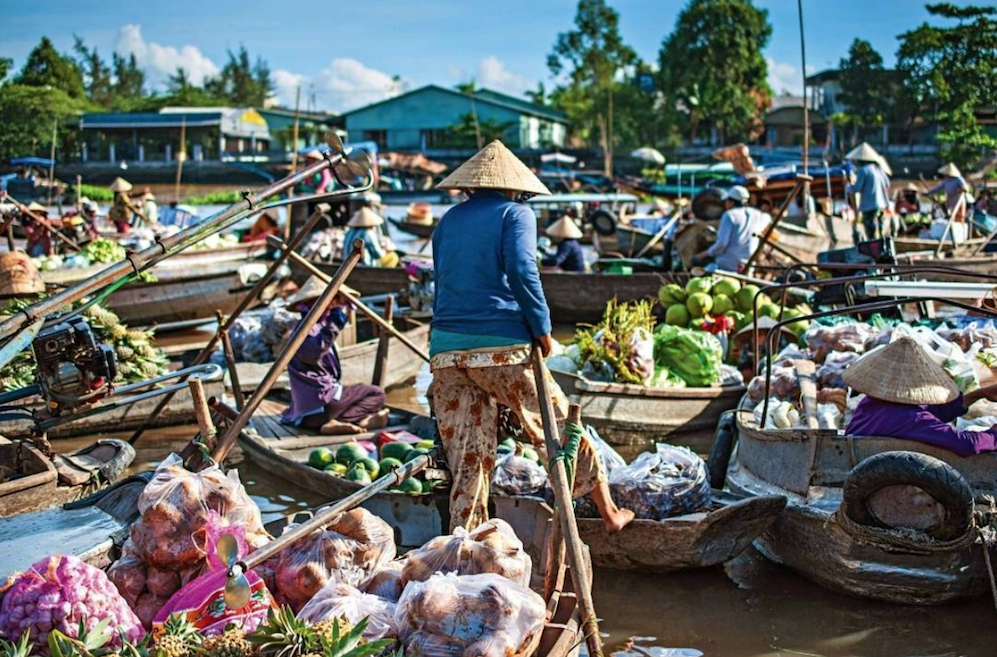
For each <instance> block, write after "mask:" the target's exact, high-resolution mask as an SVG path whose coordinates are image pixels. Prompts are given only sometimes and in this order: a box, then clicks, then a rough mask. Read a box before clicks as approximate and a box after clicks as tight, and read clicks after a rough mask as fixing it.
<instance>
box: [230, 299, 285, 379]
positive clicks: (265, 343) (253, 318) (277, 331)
mask: <svg viewBox="0 0 997 657" xmlns="http://www.w3.org/2000/svg"><path fill="white" fill-rule="evenodd" d="M299 322H301V314H300V313H298V312H296V311H294V310H291V309H290V308H288V307H287V306H286V305H285V304H284V303H283V302H282V301H274V302H273V303H272V304H270V306H269V307H267V308H266V310H264V311H262V312H260V313H254V314H251V315H244V316H242V317H240V318H239V319H237V320H235V321H234V322H233V323H232V327H231V328H230V329H229V337H230V338H231V340H232V352H233V353H234V355H235V359H236V361H239V362H243V363H270V362H273V360H274V356H275V354H278V353H280V352H281V351H282V350H283V349H284V345H285V344H286V343H287V340H288V339H289V338H290V337H291V333H293V332H294V329H295V327H297V325H298V323H299ZM216 360H217V361H218V362H219V363H220V364H221V363H223V362H224V357H223V356H222V355H221V352H218V355H217V357H216Z"/></svg>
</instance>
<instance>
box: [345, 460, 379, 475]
mask: <svg viewBox="0 0 997 657" xmlns="http://www.w3.org/2000/svg"><path fill="white" fill-rule="evenodd" d="M354 468H363V469H364V470H366V471H367V472H368V473H370V478H371V479H377V473H378V472H380V471H381V467H380V466H379V465H378V464H377V461H375V460H374V459H372V458H370V457H369V456H364V457H362V458H359V459H356V460H355V461H353V462H352V463H350V470H352V469H354Z"/></svg>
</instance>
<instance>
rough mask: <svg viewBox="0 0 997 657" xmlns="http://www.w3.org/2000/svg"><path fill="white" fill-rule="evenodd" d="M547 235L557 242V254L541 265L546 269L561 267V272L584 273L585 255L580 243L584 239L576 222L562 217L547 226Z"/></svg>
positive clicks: (545, 259) (546, 259)
mask: <svg viewBox="0 0 997 657" xmlns="http://www.w3.org/2000/svg"><path fill="white" fill-rule="evenodd" d="M546 233H547V236H548V237H550V238H551V239H552V240H554V241H556V242H557V253H555V254H554V255H552V256H550V257H547V258H544V259H543V261H542V262H541V263H540V264H542V265H543V266H544V267H559V268H560V269H561V271H574V272H584V271H585V254H584V252H583V251H582V245H581V244H580V243H579V242H578V240H580V239H581V238H582V231H581V230H579V228H578V226H577V225H576V224H575V222H574V220H573V219H572V218H571V217H561V218H560V219H558V220H557V221H555V222H554V223H552V224H551V225H550V226H547V230H546Z"/></svg>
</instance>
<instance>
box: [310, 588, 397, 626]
mask: <svg viewBox="0 0 997 657" xmlns="http://www.w3.org/2000/svg"><path fill="white" fill-rule="evenodd" d="M396 599H397V598H396ZM298 618H300V619H301V620H306V621H309V622H310V623H312V624H315V623H320V622H322V621H326V620H330V619H333V618H340V619H344V620H346V622H347V623H349V624H350V625H354V626H355V625H357V624H358V623H359V622H360V621H362V620H363V619H365V618H366V619H367V628H366V629H365V630H364V633H363V635H364V638H366V639H382V638H384V637H393V636H397V634H398V632H397V630H396V629H395V602H394V601H392V600H388V599H387V598H383V597H381V596H378V595H374V594H372V593H364V592H363V591H360V590H359V589H357V588H356V587H354V586H350V585H349V584H346V583H345V582H339V581H337V580H335V579H330V580H329V581H328V582H326V584H325V586H323V587H322V589H321V590H320V591H319V592H318V593H316V594H315V596H314V597H312V599H311V600H309V601H308V603H307V604H306V605H305V606H304V607H302V609H301V611H300V612H298Z"/></svg>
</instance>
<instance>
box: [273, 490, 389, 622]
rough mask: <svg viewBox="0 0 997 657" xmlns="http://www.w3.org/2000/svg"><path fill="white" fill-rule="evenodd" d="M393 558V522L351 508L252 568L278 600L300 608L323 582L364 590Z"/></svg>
mask: <svg viewBox="0 0 997 657" xmlns="http://www.w3.org/2000/svg"><path fill="white" fill-rule="evenodd" d="M293 527H294V525H290V526H288V528H287V530H286V531H289V530H291V529H292V528H293ZM394 558H395V543H394V533H393V532H392V530H391V526H390V525H388V523H386V522H385V521H384V520H382V519H380V518H378V517H377V516H375V515H373V514H372V513H370V512H369V511H367V510H366V509H353V510H352V511H349V512H347V513H344V514H343V515H341V516H339V517H338V518H337V519H336V520H335V521H334V522H332V523H331V524H329V525H328V526H327V527H326V528H325V529H324V530H318V531H316V532H313V533H312V534H310V535H309V536H306V537H304V538H302V539H299V540H298V541H297V542H296V543H294V545H292V546H291V547H289V548H287V549H285V550H283V551H281V552H280V553H279V554H277V555H276V556H274V557H273V558H272V559H268V560H267V561H266V562H264V564H263V565H262V566H260V568H258V569H257V570H256V572H257V573H258V574H259V575H260V576H261V577H263V580H264V581H265V582H266V584H267V588H269V589H270V592H271V593H272V594H273V596H274V598H275V599H276V600H277V601H278V602H281V603H285V604H288V605H290V606H291V608H292V609H294V610H295V611H298V610H300V609H301V608H302V607H304V605H305V604H306V603H307V602H309V601H310V600H312V598H314V597H315V595H316V594H317V593H318V592H319V591H320V590H321V589H322V588H323V587H325V586H326V585H327V584H329V585H334V584H336V583H339V584H344V585H348V586H350V587H353V588H357V589H361V588H363V587H364V586H366V585H367V584H368V583H369V582H370V580H371V579H372V578H373V576H374V574H375V573H376V572H377V571H378V570H379V569H381V567H382V566H384V564H386V563H388V562H390V561H391V560H392V559H394Z"/></svg>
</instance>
